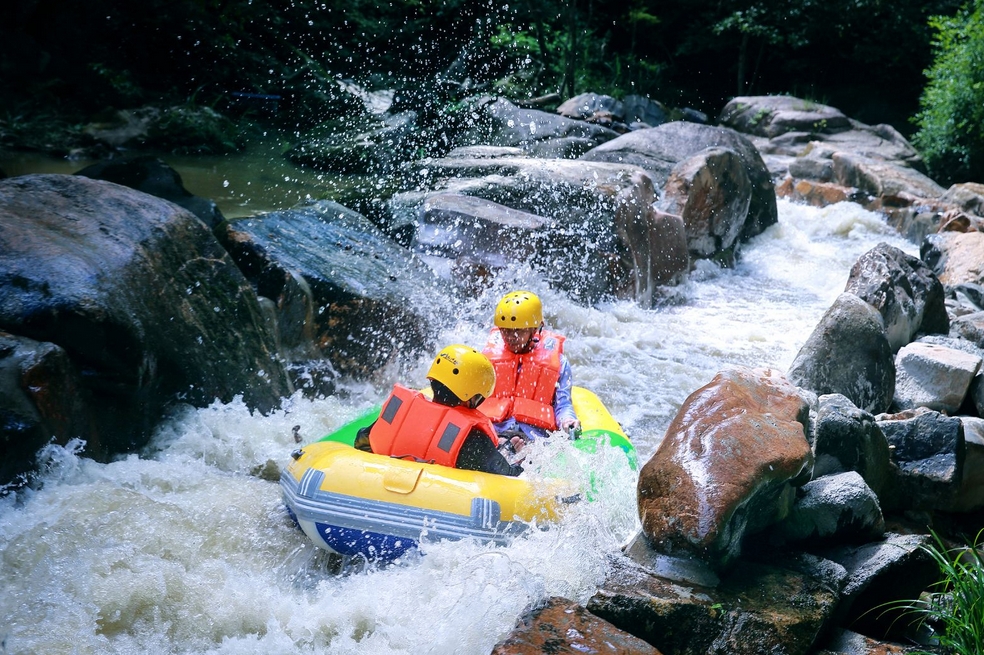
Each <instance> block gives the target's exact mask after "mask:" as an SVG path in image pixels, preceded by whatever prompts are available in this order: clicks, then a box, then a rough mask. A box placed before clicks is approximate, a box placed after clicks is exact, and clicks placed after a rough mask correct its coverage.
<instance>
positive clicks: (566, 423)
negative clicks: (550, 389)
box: [554, 355, 581, 430]
mask: <svg viewBox="0 0 984 655" xmlns="http://www.w3.org/2000/svg"><path fill="white" fill-rule="evenodd" d="M573 380H574V374H573V373H571V365H570V362H568V361H567V357H565V356H563V355H561V357H560V379H558V380H557V391H556V392H554V416H555V417H556V419H557V427H559V428H561V429H565V430H569V429H571V428H574V429H577V428H579V427H581V423H580V421H578V420H577V414H575V413H574V404H573V403H572V402H571V387H573V386H574V383H573Z"/></svg>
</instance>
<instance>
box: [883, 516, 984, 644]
mask: <svg viewBox="0 0 984 655" xmlns="http://www.w3.org/2000/svg"><path fill="white" fill-rule="evenodd" d="M982 534H984V531H982V532H981V533H978V535H977V538H976V539H975V540H974V543H973V544H971V545H970V546H969V547H968V548H960V549H956V550H951V549H948V548H947V547H946V546H945V545H944V544H943V541H942V540H941V539H940V537H939V536H938V535H936V534H935V533H934V534H933V538H934V540H935V543H931V544H927V545H924V546H923V547H922V548H923V550H924V551H926V552H927V553H928V554H929V556H930V557H932V559H933V561H934V562H936V564H937V566H939V569H940V575H941V576H942V580H941V581H940V582H938V583H937V584H936V585H935V586H934V588H933V591H932V592H931V593H929V594H928V595H926V596H924V598H923V599H921V600H919V601H903V602H901V603H898V604H895V609H902V610H905V611H906V613H907V614H910V615H912V616H914V617H915V618H916V622H917V623H921V624H923V625H925V626H928V627H929V628H931V630H932V631H933V632H935V633H936V641H937V643H938V644H939V646H941V647H942V648H943V652H945V653H951V654H953V655H980V654H981V653H984V555H982V554H981V548H982V547H984V544H982V543H981V541H980V538H981V535H982ZM928 655H931V654H928Z"/></svg>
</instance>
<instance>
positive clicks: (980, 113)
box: [913, 0, 984, 183]
mask: <svg viewBox="0 0 984 655" xmlns="http://www.w3.org/2000/svg"><path fill="white" fill-rule="evenodd" d="M930 25H931V26H932V27H933V28H934V29H935V31H936V37H935V39H934V40H933V51H934V55H935V58H934V60H933V64H932V66H931V67H930V68H929V69H928V70H927V71H926V77H927V79H928V80H929V81H928V84H927V85H926V87H925V89H924V90H923V93H922V96H921V97H920V100H919V105H920V108H921V109H920V111H919V113H918V114H916V116H915V117H914V119H913V121H914V123H915V124H916V125H918V127H919V131H918V132H917V133H916V134H915V136H914V137H913V143H914V144H915V146H916V147H917V148H919V149H920V151H921V152H922V155H923V158H924V159H925V160H926V165H927V167H928V168H929V170H930V172H931V173H932V174H933V175H934V176H935V177H936V178H937V179H940V180H942V181H946V182H950V183H952V182H957V181H968V180H976V181H980V180H984V0H975V2H973V4H968V5H967V6H966V7H965V8H964V9H962V10H961V11H959V12H958V13H957V14H956V15H955V16H952V17H946V16H935V17H933V18H932V19H931V20H930Z"/></svg>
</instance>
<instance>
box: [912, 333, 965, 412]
mask: <svg viewBox="0 0 984 655" xmlns="http://www.w3.org/2000/svg"><path fill="white" fill-rule="evenodd" d="M980 368H981V358H980V357H978V356H977V355H973V354H970V353H966V352H963V351H962V350H956V349H954V348H947V347H945V346H941V345H938V344H932V343H923V342H920V341H917V342H915V343H910V344H908V345H907V346H905V347H904V348H902V349H901V350H899V352H898V353H897V354H896V356H895V398H894V402H895V405H896V406H897V407H898V408H899V409H913V408H916V407H928V408H929V409H934V410H937V411H940V412H944V413H946V414H955V413H956V412H957V410H959V409H960V406H961V405H963V402H964V398H965V397H966V396H967V392H968V390H969V389H970V383H971V382H972V381H973V379H974V376H975V375H977V372H978V371H979V370H980Z"/></svg>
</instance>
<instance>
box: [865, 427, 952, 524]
mask: <svg viewBox="0 0 984 655" xmlns="http://www.w3.org/2000/svg"><path fill="white" fill-rule="evenodd" d="M914 414H915V415H914V416H913V415H910V414H908V413H907V414H902V415H899V416H898V417H885V418H884V419H883V420H879V421H878V427H879V428H881V431H882V432H883V433H884V434H885V438H886V439H887V440H888V444H889V447H890V448H891V449H892V460H893V461H894V462H895V464H896V466H897V475H896V478H895V480H893V482H892V485H891V491H890V493H889V494H886V495H884V496H883V498H882V506H883V507H884V508H885V509H887V510H888V509H916V510H931V509H942V510H945V509H947V508H948V507H949V506H950V504H951V503H952V502H953V500H954V499H955V498H956V496H957V494H958V493H959V490H960V486H961V483H962V479H961V478H962V475H963V470H964V458H965V456H966V448H965V444H964V433H963V423H962V422H961V420H960V419H959V418H957V417H950V416H944V415H943V414H940V413H939V412H934V411H931V410H926V409H923V410H916V411H915V412H914Z"/></svg>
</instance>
